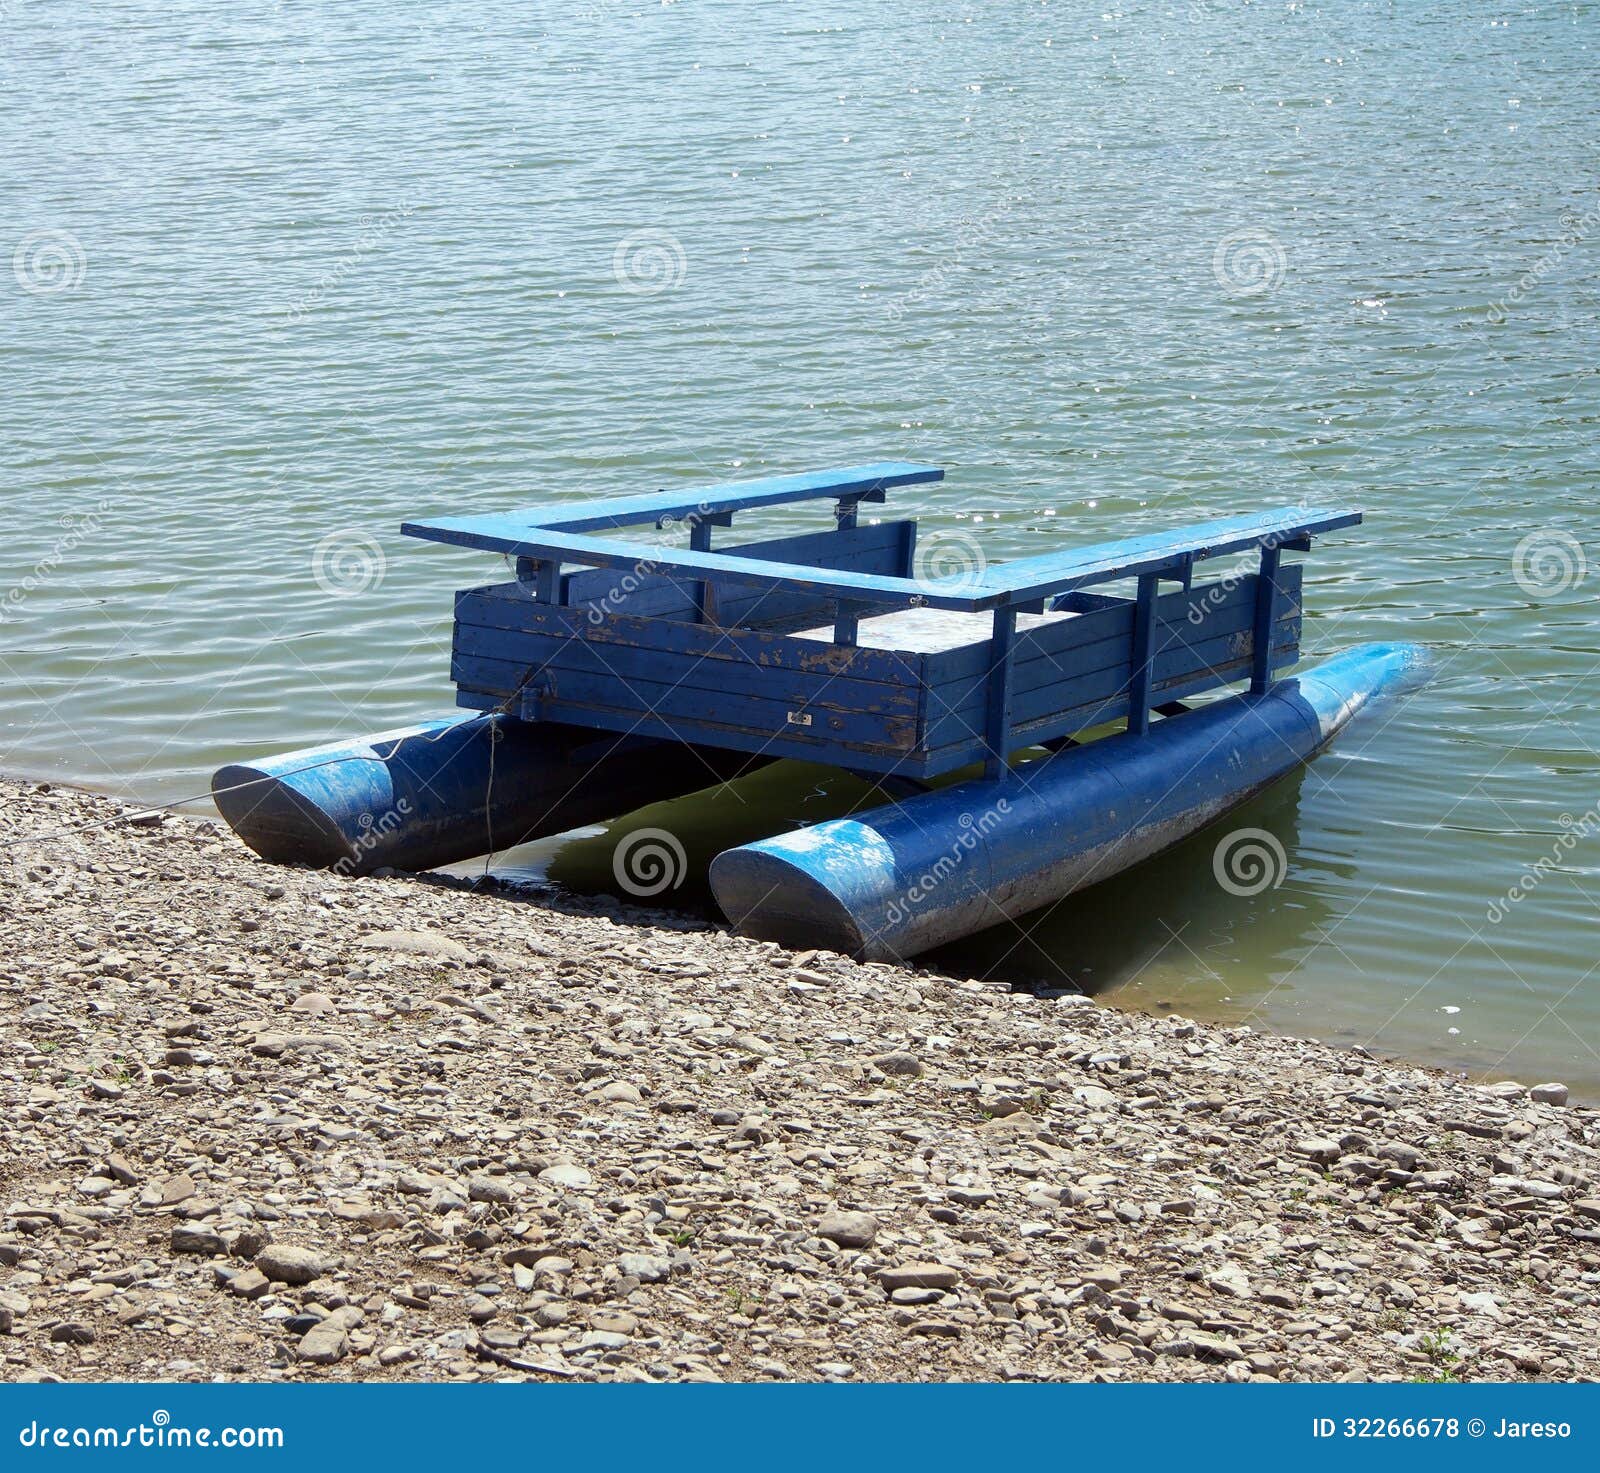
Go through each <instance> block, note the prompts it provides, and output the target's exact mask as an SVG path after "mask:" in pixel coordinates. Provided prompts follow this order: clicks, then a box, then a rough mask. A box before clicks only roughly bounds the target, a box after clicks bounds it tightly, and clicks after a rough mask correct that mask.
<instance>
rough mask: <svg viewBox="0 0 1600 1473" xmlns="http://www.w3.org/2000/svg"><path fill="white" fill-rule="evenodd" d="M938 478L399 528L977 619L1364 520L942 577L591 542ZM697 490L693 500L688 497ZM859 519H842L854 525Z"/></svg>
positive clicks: (851, 480)
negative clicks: (647, 527)
mask: <svg viewBox="0 0 1600 1473" xmlns="http://www.w3.org/2000/svg"><path fill="white" fill-rule="evenodd" d="M943 474H944V472H943V471H941V470H939V469H938V467H936V466H919V465H914V464H910V463H907V462H903V461H886V462H883V463H881V464H878V465H870V466H852V467H848V468H847V469H845V470H838V471H813V472H810V473H808V474H806V475H801V476H789V477H780V478H778V479H776V480H774V481H771V482H759V481H753V482H744V483H739V484H735V485H732V486H723V487H709V488H706V489H705V490H704V491H703V492H701V493H700V499H699V500H698V501H693V500H689V499H688V496H686V494H685V493H668V492H657V493H655V494H653V495H650V496H634V497H623V498H619V499H618V500H615V501H608V502H602V503H599V504H598V505H589V506H586V507H585V508H584V510H583V511H582V512H578V511H577V510H576V509H575V508H573V507H559V506H557V507H530V508H527V509H525V510H522V511H514V512H496V513H491V514H489V515H480V516H466V517H435V518H430V519H428V520H424V521H415V522H406V523H403V524H402V526H401V528H400V530H401V531H402V532H403V533H405V534H406V535H407V536H410V537H421V538H423V539H425V540H427V541H431V542H443V543H447V544H450V545H452V546H457V547H476V548H482V549H484V550H486V551H489V552H498V553H501V554H504V555H507V556H512V557H517V558H524V559H529V560H532V561H534V562H539V563H553V564H557V565H559V564H560V563H563V562H567V563H576V564H578V565H580V566H584V567H591V568H614V569H618V570H629V569H635V568H637V567H639V566H640V564H641V562H647V563H648V564H649V567H650V569H651V571H652V572H653V573H658V574H668V575H676V576H678V577H680V578H683V579H686V580H696V579H698V580H699V581H701V582H707V583H711V582H726V583H739V584H745V585H748V586H750V587H753V588H757V589H761V590H764V591H767V592H772V591H777V590H781V589H791V590H792V589H801V590H804V591H806V592H810V593H814V594H821V595H827V596H830V597H835V598H837V597H845V598H848V599H851V600H852V601H854V602H857V603H861V604H865V605H869V606H873V607H876V608H879V609H905V608H933V609H956V610H965V611H967V612H980V611H987V610H991V609H1000V608H1022V607H1024V606H1026V605H1030V604H1037V603H1039V602H1040V601H1041V600H1043V599H1047V598H1050V597H1053V596H1055V595H1059V594H1061V593H1065V592H1070V591H1072V590H1075V589H1080V588H1087V587H1090V586H1092V585H1094V584H1097V583H1109V582H1114V581H1115V580H1117V579H1118V578H1124V577H1130V576H1137V575H1139V574H1143V573H1157V574H1161V575H1163V576H1170V577H1173V578H1177V579H1180V580H1183V581H1185V582H1187V579H1188V577H1189V572H1190V570H1191V569H1192V568H1193V566H1194V564H1195V563H1196V562H1198V561H1202V560H1204V559H1206V558H1213V557H1220V556H1223V555H1225V554H1227V553H1233V552H1242V551H1245V550H1247V549H1249V548H1253V547H1263V546H1268V547H1281V546H1288V545H1299V544H1302V543H1304V541H1305V539H1307V538H1309V537H1310V536H1312V535H1313V534H1314V533H1320V532H1329V531H1334V530H1336V529H1338V528H1341V527H1350V526H1354V525H1355V524H1356V523H1358V522H1359V521H1360V520H1361V513H1360V512H1358V511H1353V510H1349V509H1337V510H1331V511H1321V512H1308V511H1307V510H1306V509H1305V508H1303V507H1294V506H1290V507H1280V508H1278V509H1276V510H1273V511H1267V512H1254V513H1251V514H1249V515H1246V516H1238V517H1224V518H1221V519H1219V520H1216V521H1211V522H1201V523H1197V524H1195V525H1193V526H1188V527H1181V528H1177V529H1175V530H1173V531H1168V532H1157V533H1151V534H1147V535H1145V536H1141V537H1126V538H1122V539H1120V540H1118V541H1115V542H1105V543H1099V544H1096V545H1094V546H1091V547H1084V548H1076V549H1072V550H1069V551H1061V552H1051V553H1044V554H1042V555H1041V556H1039V557H1031V558H1018V559H1016V560H1015V561H1012V562H1008V563H998V564H995V565H993V566H991V567H989V568H987V569H985V570H984V571H983V573H982V574H981V576H979V577H977V578H976V579H970V580H968V579H963V580H954V581H949V582H943V581H940V580H931V581H927V580H918V579H915V578H911V577H908V576H905V575H903V574H900V575H889V574H883V573H877V572H870V571H859V570H846V569H831V568H827V567H817V566H797V565H793V564H786V563H774V562H768V561H765V560H763V559H761V558H757V557H740V556H737V555H732V554H730V553H729V552H727V551H722V552H709V551H706V550H704V549H702V548H698V547H690V548H687V549H685V548H644V547H640V546H639V545H638V544H635V543H629V542H623V541H619V540H617V539H615V538H610V537H595V536H591V535H589V534H590V533H591V532H593V531H595V530H601V531H606V530H612V529H615V528H619V527H625V526H629V525H638V524H640V523H646V522H651V521H661V520H663V519H666V518H676V517H689V518H691V519H692V520H695V521H700V520H704V519H706V518H707V517H709V516H712V515H716V516H719V517H720V516H724V515H726V516H731V515H732V514H733V513H734V512H736V511H742V510H750V509H752V508H758V507H763V506H775V505H780V504H783V503H785V502H794V501H803V500H807V499H812V498H816V497H820V496H832V495H838V496H840V497H841V500H842V501H843V502H844V503H846V504H848V502H849V501H850V500H851V498H854V499H856V500H861V499H866V498H869V497H870V498H877V499H881V498H882V496H883V494H884V492H885V491H886V490H887V489H889V488H891V487H893V486H896V485H905V484H911V483H915V482H918V481H929V480H937V479H939V478H940V477H942V476H943ZM688 495H693V493H688ZM853 521H854V519H853V517H851V516H849V515H848V514H847V515H846V516H844V517H841V519H840V528H841V530H849V529H850V528H851V527H852V525H853Z"/></svg>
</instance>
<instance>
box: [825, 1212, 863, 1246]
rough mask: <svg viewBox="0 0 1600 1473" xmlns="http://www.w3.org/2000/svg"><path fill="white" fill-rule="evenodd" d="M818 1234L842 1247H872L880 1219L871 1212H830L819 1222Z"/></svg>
mask: <svg viewBox="0 0 1600 1473" xmlns="http://www.w3.org/2000/svg"><path fill="white" fill-rule="evenodd" d="M817 1236H818V1237H819V1238H826V1239H828V1241H829V1242H831V1243H836V1244H838V1246H839V1247H841V1248H870V1247H871V1246H872V1240H873V1239H874V1238H876V1237H877V1236H878V1219H877V1218H875V1217H874V1216H873V1215H872V1214H871V1213H870V1212H830V1213H828V1214H827V1215H826V1216H825V1217H823V1218H822V1220H821V1221H820V1222H818V1224H817Z"/></svg>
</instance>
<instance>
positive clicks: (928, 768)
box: [919, 643, 1286, 776]
mask: <svg viewBox="0 0 1600 1473" xmlns="http://www.w3.org/2000/svg"><path fill="white" fill-rule="evenodd" d="M1285 647H1286V646H1285V644H1282V643H1280V645H1279V648H1280V650H1281V649H1284V648H1285ZM1250 663H1251V660H1250V656H1249V655H1242V656H1238V657H1236V658H1234V659H1232V660H1229V661H1228V662H1227V663H1225V664H1223V665H1219V666H1217V667H1215V668H1212V669H1207V670H1201V671H1193V670H1192V669H1190V668H1189V667H1187V666H1183V667H1181V669H1180V673H1177V674H1167V673H1164V672H1163V669H1162V664H1163V662H1162V661H1160V660H1158V661H1157V662H1156V672H1155V678H1154V679H1153V680H1152V682H1151V699H1152V702H1153V703H1154V704H1157V705H1162V704H1165V703H1166V702H1168V701H1181V700H1185V699H1187V698H1188V697H1190V696H1197V695H1201V694H1204V693H1205V692H1206V691H1210V690H1216V689H1217V688H1218V687H1219V686H1223V685H1232V684H1235V683H1236V682H1239V681H1242V680H1245V679H1246V678H1247V677H1248V676H1249V674H1250ZM1183 670H1188V672H1189V673H1182V671H1183ZM1097 679H1098V681H1099V682H1100V684H1101V688H1100V689H1099V690H1096V689H1094V688H1093V683H1090V682H1085V683H1083V684H1081V685H1079V686H1077V687H1076V688H1075V689H1074V690H1073V691H1072V696H1073V703H1072V704H1070V705H1065V706H1063V705H1060V704H1059V699H1060V698H1059V696H1057V697H1055V698H1053V699H1051V700H1050V701H1049V702H1048V707H1049V709H1048V711H1047V712H1046V713H1044V714H1036V715H1033V716H1031V717H1029V718H1028V719H1023V713H1022V712H1019V711H1017V710H1016V709H1015V708H1014V709H1013V713H1012V716H1013V719H1012V726H1011V750H1012V752H1017V751H1020V750H1021V749H1022V748H1024V747H1031V746H1041V745H1043V744H1044V743H1046V742H1049V741H1053V740H1055V739H1056V738H1058V737H1062V736H1070V735H1072V734H1073V733H1075V732H1080V731H1085V730H1087V729H1088V728H1090V727H1094V726H1101V725H1103V724H1105V723H1106V722H1108V721H1115V720H1117V719H1118V718H1119V717H1120V716H1122V715H1123V714H1124V712H1125V711H1126V710H1127V707H1128V697H1127V689H1126V686H1118V685H1116V683H1115V682H1114V681H1109V680H1106V679H1105V676H1104V674H1103V672H1102V674H1101V675H1100V676H1099V677H1097ZM957 726H958V723H956V722H955V721H953V720H950V719H948V718H947V719H946V721H945V723H944V725H943V726H941V727H940V728H939V729H938V730H937V731H933V728H931V727H930V732H931V733H932V734H933V735H936V736H949V735H950V734H951V733H952V732H954V731H955V730H956V729H957ZM919 756H920V759H921V761H922V766H923V772H924V774H925V775H928V776H938V775H939V774H940V773H944V772H953V771H954V770H955V769H956V768H958V767H966V766H967V765H968V764H970V763H973V762H979V761H987V760H988V757H989V743H988V740H987V738H985V737H984V736H982V735H981V734H980V729H979V728H977V727H975V726H973V725H970V724H969V725H967V726H966V727H965V730H964V731H963V733H962V735H961V736H960V737H959V738H958V739H955V740H949V741H943V742H941V743H940V744H938V745H932V746H924V747H922V748H919Z"/></svg>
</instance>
